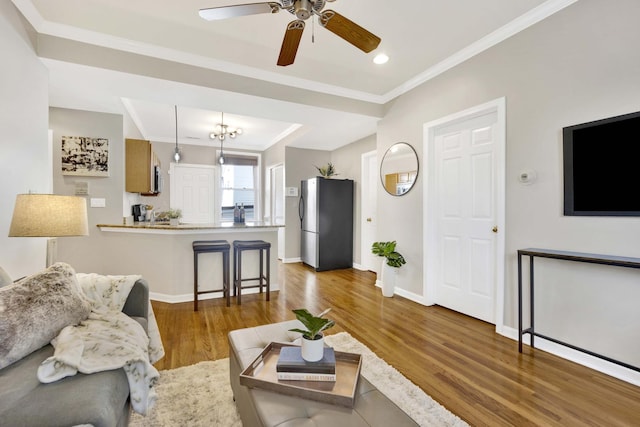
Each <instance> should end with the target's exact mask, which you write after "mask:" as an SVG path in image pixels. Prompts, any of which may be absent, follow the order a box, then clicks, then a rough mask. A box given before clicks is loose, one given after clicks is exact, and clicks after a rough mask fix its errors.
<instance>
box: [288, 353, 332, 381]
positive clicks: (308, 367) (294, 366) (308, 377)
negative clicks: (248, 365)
mask: <svg viewBox="0 0 640 427" xmlns="http://www.w3.org/2000/svg"><path fill="white" fill-rule="evenodd" d="M276 372H277V374H278V379H279V380H295V381H335V380H336V355H335V353H334V351H333V348H331V347H325V348H324V355H323V357H322V359H320V360H319V361H317V362H307V361H306V360H304V359H303V358H302V352H301V350H300V347H282V348H281V349H280V356H279V357H278V362H277V363H276Z"/></svg>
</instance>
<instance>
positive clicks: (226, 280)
mask: <svg viewBox="0 0 640 427" xmlns="http://www.w3.org/2000/svg"><path fill="white" fill-rule="evenodd" d="M222 262H223V263H224V264H223V266H222V274H223V277H224V278H223V281H224V297H225V298H226V299H227V307H229V306H230V305H231V297H230V295H231V289H229V285H230V283H229V251H225V252H223V253H222Z"/></svg>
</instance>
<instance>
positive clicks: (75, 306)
mask: <svg viewBox="0 0 640 427" xmlns="http://www.w3.org/2000/svg"><path fill="white" fill-rule="evenodd" d="M90 312H91V309H90V306H89V302H88V301H87V300H86V299H85V297H84V296H83V294H82V292H81V291H80V288H79V286H78V282H77V279H76V273H75V271H74V270H73V268H72V267H71V266H70V265H68V264H65V263H56V264H54V265H52V266H51V267H49V268H48V269H46V270H44V271H43V272H40V273H37V274H34V275H32V276H28V277H25V278H24V279H22V280H19V281H18V282H16V283H14V284H11V285H8V286H5V287H3V288H0V369H2V368H4V367H5V366H8V365H11V364H12V363H13V362H15V361H17V360H20V359H22V358H23V357H24V356H26V355H28V354H30V353H32V352H33V351H35V350H37V349H39V348H41V347H43V346H44V345H46V344H48V343H49V342H50V341H51V340H52V339H53V338H55V337H56V336H57V335H58V333H59V332H60V331H61V330H62V328H64V327H65V326H69V325H77V324H78V323H80V321H82V320H84V319H86V318H87V317H88V316H89V313H90Z"/></svg>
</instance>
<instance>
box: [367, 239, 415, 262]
mask: <svg viewBox="0 0 640 427" xmlns="http://www.w3.org/2000/svg"><path fill="white" fill-rule="evenodd" d="M371 252H372V253H373V254H374V255H378V256H382V257H385V258H386V259H387V265H388V266H389V267H396V268H399V267H402V266H403V265H404V264H406V263H407V261H406V260H405V259H404V257H403V256H402V255H401V254H400V253H399V252H396V241H395V240H394V241H392V242H374V243H373V245H372V246H371Z"/></svg>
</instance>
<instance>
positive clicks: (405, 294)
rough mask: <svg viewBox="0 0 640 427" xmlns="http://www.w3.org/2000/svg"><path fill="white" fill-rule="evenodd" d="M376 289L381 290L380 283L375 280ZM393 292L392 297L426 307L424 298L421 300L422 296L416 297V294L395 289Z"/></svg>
mask: <svg viewBox="0 0 640 427" xmlns="http://www.w3.org/2000/svg"><path fill="white" fill-rule="evenodd" d="M376 288H382V282H381V281H380V280H377V279H376ZM380 292H382V289H381V290H380ZM393 292H394V295H398V296H401V297H403V298H406V299H408V300H411V301H413V302H417V303H418V304H421V305H426V304H425V303H424V298H422V295H418V294H416V293H413V292H409V291H407V290H404V289H401V288H395V290H394V291H393Z"/></svg>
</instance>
